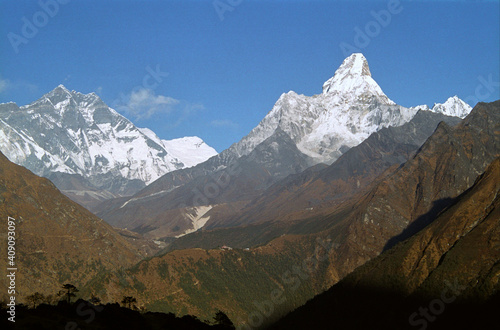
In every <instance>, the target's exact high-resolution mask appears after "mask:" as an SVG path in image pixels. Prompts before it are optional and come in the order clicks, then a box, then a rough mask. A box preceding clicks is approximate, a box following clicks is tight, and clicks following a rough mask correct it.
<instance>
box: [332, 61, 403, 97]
mask: <svg viewBox="0 0 500 330" xmlns="http://www.w3.org/2000/svg"><path fill="white" fill-rule="evenodd" d="M323 94H324V95H329V96H330V97H331V98H333V99H335V102H337V103H339V104H341V103H352V102H357V103H359V102H361V103H364V102H372V101H373V98H375V99H376V100H377V102H379V103H382V104H391V105H394V104H395V103H394V102H393V101H391V100H390V99H389V98H388V97H387V96H386V95H385V94H384V92H383V91H382V89H381V88H380V86H379V85H378V84H377V83H376V82H375V80H373V78H372V75H371V73H370V68H369V66H368V61H367V60H366V58H365V56H364V55H363V54H361V53H354V54H352V55H351V56H349V57H347V58H346V59H345V60H344V62H342V64H341V65H340V67H339V68H338V69H337V71H335V75H334V76H333V77H332V78H330V79H328V80H327V81H326V82H325V83H324V84H323Z"/></svg>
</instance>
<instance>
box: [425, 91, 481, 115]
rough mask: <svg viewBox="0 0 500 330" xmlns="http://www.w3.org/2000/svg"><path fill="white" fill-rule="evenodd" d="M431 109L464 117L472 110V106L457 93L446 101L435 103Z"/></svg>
mask: <svg viewBox="0 0 500 330" xmlns="http://www.w3.org/2000/svg"><path fill="white" fill-rule="evenodd" d="M431 111H433V112H438V113H442V114H443V115H447V116H454V117H460V118H462V119H463V118H465V117H466V116H467V115H468V114H469V113H470V112H471V111H472V107H471V106H470V105H468V104H467V103H465V102H464V101H462V100H461V99H460V98H459V97H458V96H456V95H455V96H452V97H450V98H448V99H447V100H446V102H444V103H434V106H433V107H432V109H431Z"/></svg>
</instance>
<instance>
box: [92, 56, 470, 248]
mask: <svg viewBox="0 0 500 330" xmlns="http://www.w3.org/2000/svg"><path fill="white" fill-rule="evenodd" d="M420 109H422V110H423V111H426V110H427V112H434V113H437V114H445V115H449V114H453V115H459V117H457V118H463V117H465V116H466V115H467V114H468V113H469V112H470V111H471V107H470V106H469V105H467V104H465V103H464V102H463V101H461V100H460V99H459V98H457V97H451V98H450V99H448V100H447V101H446V102H445V103H443V104H435V105H434V106H433V107H432V109H430V110H429V108H428V107H427V106H421V107H414V108H405V107H402V106H399V105H396V104H395V103H394V102H393V101H391V100H390V99H389V98H388V97H387V96H385V94H384V93H383V92H382V90H381V88H380V87H379V86H378V85H377V83H376V82H375V81H374V80H373V78H372V77H371V74H370V70H369V67H368V62H367V60H366V58H365V57H364V56H363V55H362V54H353V55H351V56H349V57H348V58H346V59H345V60H344V61H343V63H342V64H341V65H340V67H339V68H338V69H337V70H336V72H335V75H334V76H333V77H332V78H331V79H329V80H328V81H327V82H325V84H324V85H323V93H322V94H319V95H314V96H310V97H308V96H304V95H298V94H297V93H295V92H288V93H286V94H283V95H281V97H280V98H279V99H278V101H277V102H276V104H275V105H274V107H273V108H272V110H271V111H270V112H269V113H268V114H267V115H266V116H265V118H264V119H263V120H262V121H261V122H260V123H259V124H258V125H257V126H256V127H255V128H254V129H253V130H252V131H251V132H250V133H249V134H248V135H247V136H245V137H244V138H243V139H241V140H240V141H239V142H237V143H235V144H233V145H232V146H231V147H230V148H228V149H226V150H224V151H222V152H221V153H220V154H218V155H217V156H215V157H213V158H211V159H209V160H207V161H205V162H203V163H200V164H198V165H197V166H195V167H192V168H189V169H183V170H178V171H173V172H170V173H168V174H166V175H164V176H163V177H161V178H159V179H158V180H156V181H155V182H154V183H152V184H150V185H148V186H147V187H146V188H144V189H143V190H141V191H139V192H138V193H137V194H135V195H134V196H132V197H130V198H128V199H118V200H114V201H106V203H103V204H102V205H101V206H98V207H96V208H95V209H94V211H95V212H96V214H97V215H99V216H100V217H102V218H103V219H105V220H106V221H108V222H109V223H110V224H112V225H113V226H117V227H122V228H128V229H131V230H134V231H138V232H141V233H145V234H146V235H147V236H148V237H152V238H155V239H166V238H168V237H180V236H182V235H185V234H186V233H190V232H192V231H195V230H198V229H200V228H203V226H201V224H202V223H203V224H209V223H210V222H217V223H218V224H219V225H222V224H223V223H222V220H220V219H215V217H214V214H216V213H217V214H219V213H224V214H227V213H230V215H225V217H226V218H227V217H228V216H233V217H235V216H236V214H235V212H238V211H240V210H241V209H242V207H244V206H245V205H246V204H247V203H249V202H250V201H252V200H253V199H254V198H256V197H257V196H259V195H260V194H261V193H262V192H263V191H265V190H266V189H267V188H269V187H270V186H271V185H273V184H274V183H276V182H278V181H280V180H282V179H284V178H285V177H287V176H288V175H292V174H298V173H301V172H303V171H304V170H306V169H307V168H310V167H311V166H313V165H317V164H331V163H333V162H334V161H335V160H337V159H338V158H339V157H340V156H341V155H342V154H344V153H345V152H346V151H348V150H349V149H350V148H352V147H354V146H356V145H359V144H360V143H361V142H362V141H364V140H366V139H367V138H368V137H369V136H370V134H373V133H375V132H377V131H379V130H381V129H383V128H387V127H398V126H401V125H403V124H405V123H407V122H409V121H410V120H412V118H414V117H415V115H416V114H417V113H418V112H419V111H420ZM436 124H437V122H436ZM425 125H426V124H425V120H421V125H420V126H425ZM434 127H435V126H434ZM434 127H432V125H431V128H430V130H428V129H426V130H425V131H426V132H427V135H426V136H424V137H423V140H422V138H421V139H420V142H421V143H423V141H424V140H425V138H427V137H428V136H429V135H430V134H431V133H432V129H433V128H434ZM415 129H416V130H422V129H423V128H422V127H416V128H415ZM200 220H201V221H200Z"/></svg>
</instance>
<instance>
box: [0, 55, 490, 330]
mask: <svg viewBox="0 0 500 330" xmlns="http://www.w3.org/2000/svg"><path fill="white" fill-rule="evenodd" d="M0 115H1V117H0V120H1V121H0V124H1V125H3V126H1V127H0V128H1V130H0V137H1V138H2V139H3V140H2V148H5V150H6V151H7V153H11V154H10V155H9V154H6V156H8V157H4V156H3V155H1V154H0V202H1V203H0V215H2V216H3V217H5V218H7V217H14V218H16V221H17V223H18V230H19V231H18V234H19V237H20V239H19V246H18V247H19V252H18V257H19V259H18V260H19V267H20V268H22V269H27V270H28V272H27V273H25V274H21V275H20V277H19V282H18V284H19V287H21V288H23V289H22V290H21V291H20V292H19V296H20V300H21V301H24V300H23V299H25V297H26V296H27V295H29V294H32V293H33V292H35V291H41V292H43V293H44V294H47V295H49V294H54V293H56V292H57V289H58V288H60V287H61V285H62V284H64V283H68V282H70V283H73V284H76V285H77V286H78V287H79V289H80V293H79V295H80V296H79V297H84V298H85V297H87V298H88V297H91V296H97V297H99V298H100V299H101V301H102V302H103V303H108V302H116V301H120V300H121V299H122V298H123V297H124V296H131V297H135V298H137V302H138V303H137V306H138V307H140V308H144V309H146V310H149V311H154V312H165V313H176V314H178V315H186V314H191V315H195V316H196V317H198V318H200V319H207V318H210V317H212V316H213V315H214V314H215V313H216V312H217V311H218V310H222V311H224V312H225V313H226V314H227V315H228V316H229V318H230V319H231V320H232V321H233V322H234V324H235V325H237V326H239V327H240V328H256V329H260V328H262V329H264V328H276V329H284V328H286V329H290V328H315V329H331V328H332V327H333V328H339V329H352V328H373V329H387V328H394V329H405V328H410V329H414V328H416V327H417V326H420V327H422V328H423V327H425V328H431V329H432V328H435V329H439V328H450V327H453V328H474V327H477V326H484V327H485V328H487V327H488V326H490V325H491V324H492V323H491V322H492V321H494V319H493V317H492V315H496V314H495V313H496V310H497V308H498V306H500V300H499V298H498V292H499V291H498V290H499V289H500V287H499V283H500V282H499V278H498V275H499V269H498V265H499V260H500V252H499V251H500V245H499V244H498V229H499V219H500V217H499V216H498V188H499V182H500V181H499V178H498V175H499V173H500V172H499V171H498V170H499V166H500V163H499V161H500V160H499V157H500V101H496V102H492V103H478V104H477V105H475V107H474V108H473V109H471V107H470V106H468V105H467V104H465V103H464V102H463V101H461V100H460V99H459V98H458V97H451V98H449V99H448V100H447V101H446V102H444V103H443V104H435V105H434V106H433V107H432V108H429V107H428V106H417V107H412V108H405V107H402V106H399V105H397V104H395V103H394V102H393V101H391V100H390V99H389V98H388V97H387V96H385V94H384V93H383V92H382V90H381V88H380V87H379V86H378V85H377V84H376V83H375V81H374V80H373V79H372V77H371V74H370V70H369V67H368V63H367V61H366V59H365V57H364V56H363V55H362V54H353V55H351V56H349V57H348V58H346V59H345V60H344V62H343V63H342V64H341V66H340V67H339V68H338V69H337V71H336V72H335V75H334V76H333V77H332V78H331V79H329V80H327V81H326V82H325V83H324V85H323V91H322V93H321V94H319V95H314V96H310V97H309V96H304V95H299V94H296V93H295V92H288V93H286V94H283V95H282V96H281V97H280V98H279V99H278V101H277V102H276V104H275V106H274V107H273V108H272V110H271V111H270V112H269V113H268V115H267V116H266V117H265V118H264V119H263V120H262V121H261V123H259V125H258V126H257V127H256V128H254V129H253V130H252V131H251V132H250V133H249V134H248V135H247V136H246V137H244V138H243V139H242V140H241V141H239V142H237V143H235V144H233V145H232V146H231V147H230V148H229V149H227V150H224V151H222V152H221V153H219V154H217V155H215V152H213V151H211V150H210V149H209V147H208V146H206V145H205V144H204V143H203V141H202V140H201V139H199V138H182V139H176V140H173V141H164V140H161V139H159V138H158V137H157V136H156V134H154V133H153V132H152V131H150V130H148V129H139V128H136V127H135V126H134V125H133V124H132V123H131V122H129V121H128V120H127V119H125V118H124V117H122V116H121V115H119V114H117V113H116V112H115V111H114V110H112V109H111V108H109V107H107V106H106V105H105V104H104V103H103V102H102V101H101V100H100V99H99V98H98V97H97V96H96V95H95V94H88V95H83V94H80V93H77V92H74V91H73V92H69V91H68V90H66V89H65V88H64V87H63V86H59V87H58V88H56V89H55V90H54V91H52V92H50V93H48V94H46V95H45V96H44V97H42V99H40V100H38V101H36V102H34V103H32V104H31V105H29V106H25V107H21V108H19V107H17V106H16V105H15V104H13V103H8V104H2V105H0ZM23 115H25V117H26V118H25V119H23V118H24V117H23ZM89 118H90V119H89ZM30 125H34V126H33V127H34V128H33V129H30ZM77 127H81V128H80V129H78V128H77ZM78 131H79V132H80V133H78V134H79V135H78V136H80V137H81V139H80V140H78V139H76V138H75V137H74V136H75V133H74V132H78ZM99 132H100V133H99ZM49 133H50V134H49ZM105 133H106V134H108V135H109V137H108V136H103V138H104V142H102V143H103V144H102V145H101V144H99V139H98V137H99V136H100V135H99V134H105ZM91 137H92V138H91ZM92 139H95V140H92ZM3 141H7V142H6V143H5V144H4V143H3ZM75 141H78V143H77V142H75ZM82 141H86V142H85V143H83V142H82ZM82 143H83V144H82ZM72 144H73V145H78V146H79V147H80V148H81V150H82V152H81V153H76V152H75V153H71V152H69V151H68V150H70V149H69V148H70V147H69V146H71V145H72ZM5 146H7V147H5ZM110 146H114V147H110ZM138 146H139V147H138ZM98 147H99V148H101V147H102V148H105V149H106V148H108V147H109V148H108V151H109V152H108V153H106V152H105V151H104V149H103V150H101V149H99V148H98ZM136 147H137V148H149V149H146V150H148V154H147V155H146V156H144V154H140V155H139V154H134V152H135V151H137V150H136V149H134V148H136ZM190 149H191V150H193V149H194V150H197V152H196V153H195V154H196V155H195V156H193V153H192V152H190V151H189V150H190ZM2 150H4V149H2ZM95 150H101V151H100V152H101V154H103V155H106V157H108V158H109V160H108V161H109V164H108V163H106V162H105V161H101V163H96V162H95V161H94V162H92V161H90V160H89V159H94V160H95V159H96V158H92V157H90V156H89V155H95V154H96V152H95ZM120 150H126V151H127V150H128V151H127V152H126V153H127V155H130V157H131V158H130V159H128V158H127V159H128V160H127V161H128V163H125V162H121V160H122V158H119V157H118V155H119V153H120ZM130 150H132V151H130ZM141 150H142V149H141ZM56 151H57V152H56ZM129 151H130V152H129ZM198 151H199V152H198ZM138 155H139V156H144V157H145V158H146V160H144V159H143V160H144V162H143V163H141V161H140V160H136V158H135V157H136V156H137V157H139V156H138ZM132 156H134V157H132ZM198 156H199V157H198ZM15 157H18V159H21V160H23V161H25V162H26V164H29V165H30V166H33V168H36V167H37V166H38V167H39V169H38V170H36V171H35V170H32V172H34V173H32V172H30V171H29V168H28V169H26V168H23V167H22V166H19V165H15V164H14V163H13V162H11V161H9V160H8V159H7V158H9V159H13V160H15V159H17V158H15ZM23 157H24V158H23ZM89 157H90V158H89ZM63 159H64V161H63V162H62V160H63ZM138 159H140V157H139V158H138ZM159 159H162V162H163V163H162V162H160V161H159ZM181 160H183V161H181ZM82 162H83V163H82ZM86 162H87V163H86ZM79 164H84V165H85V164H86V165H85V166H83V168H80V167H78V165H79ZM106 164H108V165H106ZM141 164H143V165H144V167H141V166H142V165H141ZM87 165H88V166H87ZM25 166H26V167H28V165H25ZM44 166H47V168H45V167H44ZM148 166H152V167H148ZM169 166H170V167H169ZM175 166H179V168H177V169H175ZM111 168H113V169H111ZM146 168H147V169H148V170H150V169H152V173H153V174H151V175H150V176H141V173H142V171H143V169H146ZM160 170H161V171H165V173H163V174H160V173H161V171H160ZM40 175H44V176H46V177H49V178H50V179H52V180H54V181H55V183H56V185H57V187H58V188H59V189H60V190H58V189H57V188H56V186H55V185H54V184H52V183H51V182H50V181H49V180H48V179H46V178H41V177H40ZM154 175H157V177H154ZM92 180H96V181H92ZM148 180H149V181H148ZM61 192H63V193H65V194H66V195H68V196H70V197H72V198H74V199H77V198H76V197H75V196H80V197H81V198H82V200H84V201H85V203H86V205H85V206H87V207H89V208H91V209H92V210H93V211H94V212H95V213H97V214H98V215H99V217H100V218H102V219H104V220H105V221H103V220H101V219H100V218H99V217H96V216H95V215H93V214H92V213H91V212H89V211H88V210H87V209H85V208H83V207H82V206H80V205H78V204H77V203H75V202H74V201H72V200H70V199H69V198H67V197H66V196H64V195H63V194H62V193H61ZM91 193H92V194H93V195H91ZM71 194H73V195H71ZM130 194H132V195H130ZM127 195H129V196H127ZM100 201H104V202H102V203H99V202H100ZM110 225H112V226H114V227H112V226H110ZM0 234H1V235H2V236H3V237H4V238H6V236H7V233H6V229H5V227H4V229H1V230H0ZM16 235H17V234H16ZM2 241H3V242H4V247H5V248H6V246H5V244H6V242H7V239H4V240H2ZM160 247H161V248H164V249H162V250H161V251H160V252H158V251H159V249H160ZM16 248H17V247H16ZM156 252H158V253H156ZM155 253H156V254H155ZM3 266H4V267H6V265H5V261H4V264H3ZM4 289H5V290H3V291H4V292H6V291H7V290H6V287H4ZM443 292H445V293H443ZM3 298H6V297H3ZM52 298H53V299H52V300H54V301H56V300H57V298H56V297H54V296H53V297H52ZM308 301H309V302H308ZM301 306H302V307H301ZM442 306H444V307H442ZM428 312H430V313H432V315H430V314H426V313H428ZM289 313H290V314H289ZM287 314H288V315H287ZM478 317H479V318H480V319H479V320H478V319H477V318H478ZM493 324H495V323H493Z"/></svg>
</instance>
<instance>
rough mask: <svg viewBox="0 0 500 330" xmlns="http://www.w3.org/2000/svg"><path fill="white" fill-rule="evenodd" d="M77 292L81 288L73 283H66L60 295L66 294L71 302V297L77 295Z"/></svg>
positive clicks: (67, 300)
mask: <svg viewBox="0 0 500 330" xmlns="http://www.w3.org/2000/svg"><path fill="white" fill-rule="evenodd" d="M75 292H79V290H78V289H77V288H76V286H74V285H73V284H69V283H66V284H64V285H63V290H61V291H59V295H64V296H66V302H67V303H68V304H69V303H71V298H72V297H76V294H75Z"/></svg>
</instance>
